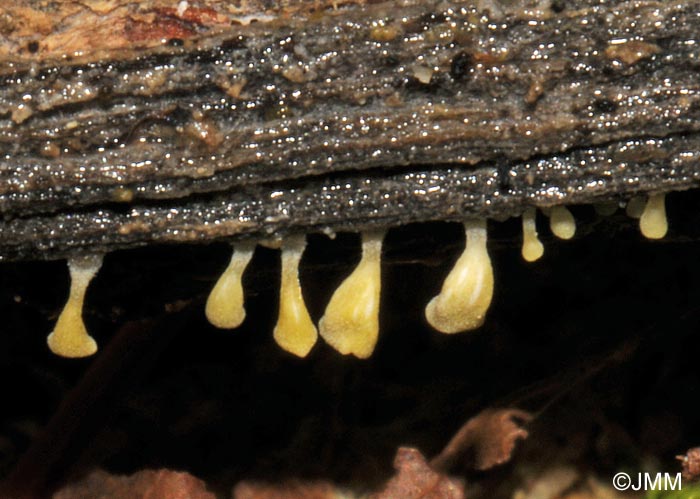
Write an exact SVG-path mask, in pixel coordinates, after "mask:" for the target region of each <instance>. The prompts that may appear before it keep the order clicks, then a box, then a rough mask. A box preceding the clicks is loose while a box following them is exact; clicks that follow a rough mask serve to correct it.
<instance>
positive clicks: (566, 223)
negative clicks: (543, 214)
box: [549, 206, 576, 239]
mask: <svg viewBox="0 0 700 499" xmlns="http://www.w3.org/2000/svg"><path fill="white" fill-rule="evenodd" d="M549 228H550V229H551V230H552V234H554V235H555V236H557V237H558V238H559V239H571V238H572V237H574V234H576V220H574V216H573V215H572V214H571V212H570V211H569V209H568V208H567V207H566V206H553V207H552V211H551V213H550V217H549Z"/></svg>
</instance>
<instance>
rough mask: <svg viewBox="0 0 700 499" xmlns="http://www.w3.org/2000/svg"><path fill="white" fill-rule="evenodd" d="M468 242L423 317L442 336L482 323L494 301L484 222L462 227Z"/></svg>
mask: <svg viewBox="0 0 700 499" xmlns="http://www.w3.org/2000/svg"><path fill="white" fill-rule="evenodd" d="M464 227H465V231H466V235H467V242H466V247H465V248H464V252H463V253H462V255H461V256H460V257H459V259H458V260H457V262H456V263H455V265H454V267H453V268H452V270H451V271H450V273H449V274H448V275H447V277H446V278H445V282H444V283H443V285H442V290H441V291H440V294H439V295H437V296H436V297H434V298H433V299H432V300H431V301H430V303H428V306H427V307H426V308H425V317H426V319H427V320H428V322H429V323H430V325H431V326H433V327H434V328H435V329H437V330H438V331H440V332H442V333H459V332H461V331H467V330H470V329H475V328H477V327H479V326H481V325H482V324H483V323H484V318H485V316H486V312H487V311H488V309H489V306H490V305H491V298H492V297H493V268H492V267H491V258H490V257H489V253H488V250H487V248H486V239H487V234H486V221H485V220H478V221H471V222H467V223H465V224H464Z"/></svg>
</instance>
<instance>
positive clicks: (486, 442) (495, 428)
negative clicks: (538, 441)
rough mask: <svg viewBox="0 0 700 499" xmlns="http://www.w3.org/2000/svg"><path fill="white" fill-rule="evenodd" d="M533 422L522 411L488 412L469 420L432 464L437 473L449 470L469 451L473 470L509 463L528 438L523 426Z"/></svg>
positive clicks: (485, 411) (526, 413)
mask: <svg viewBox="0 0 700 499" xmlns="http://www.w3.org/2000/svg"><path fill="white" fill-rule="evenodd" d="M531 419H532V416H531V415H530V413H528V412H525V411H521V410H519V409H486V410H484V411H481V412H480V413H479V414H477V415H476V416H474V417H473V418H471V419H470V420H469V421H467V422H466V423H465V424H464V426H462V428H460V430H459V431H458V432H457V434H456V435H455V436H454V437H452V440H450V442H449V443H448V444H447V445H446V446H445V448H444V449H443V451H442V452H441V453H440V454H439V455H438V456H436V457H435V458H433V460H432V461H431V462H430V465H431V466H432V467H433V468H435V469H437V470H447V469H449V468H450V467H451V466H452V465H453V464H454V463H455V462H456V461H457V459H458V458H459V457H461V456H463V455H465V454H466V453H467V452H470V453H471V457H473V467H474V468H475V469H477V470H487V469H489V468H493V467H494V466H498V465H499V464H503V463H505V462H507V461H508V460H509V459H510V457H511V454H512V453H513V449H514V448H515V443H516V442H517V441H518V440H521V439H525V438H527V436H528V432H527V430H525V429H524V428H522V427H521V426H520V425H521V424H523V423H527V422H529V421H530V420H531Z"/></svg>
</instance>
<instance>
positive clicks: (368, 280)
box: [318, 232, 384, 359]
mask: <svg viewBox="0 0 700 499" xmlns="http://www.w3.org/2000/svg"><path fill="white" fill-rule="evenodd" d="M383 239H384V233H376V232H372V233H365V234H363V235H362V259H361V260H360V263H359V264H358V265H357V267H356V268H355V270H354V271H353V272H352V274H350V275H349V276H348V277H347V278H346V279H345V280H344V281H343V282H342V283H341V284H340V286H338V289H336V290H335V293H333V296H332V297H331V300H330V302H329V303H328V306H327V307H326V312H325V314H324V315H323V317H322V318H321V320H320V321H319V323H318V329H319V334H320V335H321V337H322V338H323V339H324V340H326V342H327V343H328V344H329V345H331V346H332V347H333V348H335V349H336V350H338V351H339V352H340V353H342V354H343V355H347V354H352V355H354V356H356V357H359V358H360V359H366V358H368V357H369V356H370V355H372V352H373V351H374V347H375V345H376V344H377V338H378V336H379V296H380V290H381V255H382V240H383Z"/></svg>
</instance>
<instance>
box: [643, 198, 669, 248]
mask: <svg viewBox="0 0 700 499" xmlns="http://www.w3.org/2000/svg"><path fill="white" fill-rule="evenodd" d="M639 229H640V230H641V231H642V235H643V236H644V237H646V238H647V239H661V238H662V237H664V236H665V235H666V232H668V219H667V218H666V194H652V195H651V196H649V200H648V201H647V203H646V206H645V207H644V211H643V212H642V216H641V217H640V218H639Z"/></svg>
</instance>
